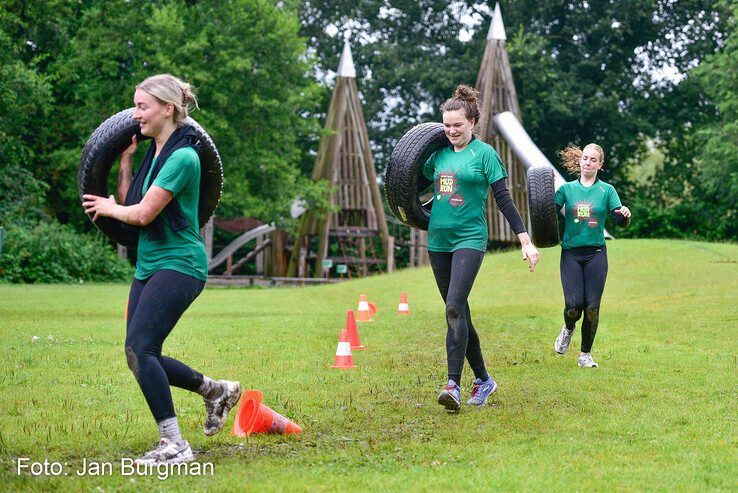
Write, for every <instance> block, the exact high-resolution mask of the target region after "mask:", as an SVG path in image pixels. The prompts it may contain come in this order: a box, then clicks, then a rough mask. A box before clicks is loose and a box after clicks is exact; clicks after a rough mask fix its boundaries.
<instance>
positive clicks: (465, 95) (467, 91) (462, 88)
mask: <svg viewBox="0 0 738 493" xmlns="http://www.w3.org/2000/svg"><path fill="white" fill-rule="evenodd" d="M479 96H480V94H479V91H477V90H476V89H474V88H473V87H471V86H467V85H466V84H460V85H459V86H458V87H456V90H455V91H454V96H453V97H454V98H457V99H461V100H464V101H468V102H470V103H473V104H475V103H476V102H477V99H479Z"/></svg>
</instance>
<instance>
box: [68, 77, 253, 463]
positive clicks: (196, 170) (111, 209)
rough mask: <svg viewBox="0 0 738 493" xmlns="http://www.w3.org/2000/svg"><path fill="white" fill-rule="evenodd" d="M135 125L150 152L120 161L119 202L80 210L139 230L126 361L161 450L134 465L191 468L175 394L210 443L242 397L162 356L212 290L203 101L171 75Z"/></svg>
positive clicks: (236, 388) (140, 97)
mask: <svg viewBox="0 0 738 493" xmlns="http://www.w3.org/2000/svg"><path fill="white" fill-rule="evenodd" d="M133 102H134V104H135V110H134V112H133V117H134V118H135V119H136V120H137V121H138V122H139V125H140V131H141V134H142V135H144V136H146V137H151V139H152V140H151V146H150V147H149V149H148V151H147V152H146V155H145V156H144V160H143V163H142V164H141V166H139V168H138V170H137V171H136V174H135V175H133V176H131V171H132V158H133V155H134V154H135V152H136V148H137V147H138V142H137V139H136V137H135V136H134V137H133V138H132V139H131V145H130V146H129V147H128V148H127V149H126V150H125V151H124V152H123V154H122V155H121V159H120V172H119V174H118V200H119V201H120V202H122V203H123V204H125V205H119V204H118V203H116V201H115V198H114V197H113V196H112V195H111V196H110V197H107V198H106V197H97V196H94V195H84V196H83V199H84V202H83V204H82V205H83V207H84V208H85V212H86V213H88V214H94V217H93V220H96V219H97V218H98V217H100V216H106V217H112V218H114V219H118V220H119V221H122V222H124V223H126V224H129V225H132V226H135V227H138V228H139V229H140V233H139V239H138V260H137V262H136V272H135V274H134V277H133V283H132V284H131V291H130V294H129V297H128V309H127V314H128V315H127V320H126V342H125V354H126V359H127V361H128V366H129V368H130V369H131V371H132V372H133V375H134V376H135V378H136V380H137V381H138V384H139V386H140V387H141V391H142V392H143V394H144V397H145V399H146V402H147V404H148V406H149V409H150V410H151V413H152V414H153V416H154V419H155V420H156V422H157V425H158V428H159V435H160V440H159V443H158V445H157V446H156V447H155V448H154V449H153V450H151V451H149V452H148V453H146V454H145V455H144V456H143V457H141V458H139V459H137V462H139V463H144V464H159V463H174V462H186V461H191V460H193V459H194V455H193V453H192V449H191V448H190V445H189V443H187V441H185V440H183V439H182V436H181V434H180V431H179V424H178V422H177V417H176V414H175V412H174V404H173V402H172V394H171V391H170V388H169V386H170V385H174V386H175V387H180V388H184V389H187V390H190V391H192V392H197V393H199V394H200V395H202V396H203V399H204V400H205V409H206V413H207V419H206V421H205V426H204V431H205V434H206V435H213V434H215V433H217V432H218V431H220V430H221V429H222V428H223V426H224V425H225V422H226V419H227V417H228V411H229V410H230V409H231V408H232V407H233V406H234V405H235V404H236V402H237V401H238V399H239V397H240V395H241V385H240V384H239V383H238V382H229V381H226V380H219V381H215V380H212V379H210V378H208V377H206V376H204V375H203V374H201V373H199V372H197V371H195V370H193V369H192V368H190V367H189V366H187V365H185V364H184V363H182V362H180V361H177V360H175V359H173V358H170V357H167V356H163V355H162V354H161V350H162V345H163V343H164V340H165V339H166V337H167V336H168V335H169V333H170V332H171V331H172V329H173V328H174V325H175V324H176V323H177V320H179V318H180V317H181V316H182V314H183V313H184V311H185V310H186V309H187V308H188V307H189V305H190V304H191V303H192V302H193V301H194V300H195V298H197V296H198V295H199V294H200V292H201V291H202V289H203V288H204V286H205V281H206V280H207V257H206V255H205V245H204V243H203V241H202V238H201V237H200V232H199V224H198V204H199V193H200V158H199V157H198V150H199V147H200V142H199V140H198V139H197V135H196V134H195V132H194V129H193V128H192V127H191V126H190V125H188V124H186V123H185V120H186V118H187V113H188V111H189V110H190V108H191V107H197V101H196V99H195V95H194V94H193V92H192V90H191V88H190V85H189V84H187V83H185V82H183V81H181V80H179V79H177V78H176V77H174V76H172V75H169V74H160V75H155V76H152V77H149V78H148V79H146V80H144V81H143V82H142V83H141V84H139V85H138V86H136V93H135V95H134V98H133Z"/></svg>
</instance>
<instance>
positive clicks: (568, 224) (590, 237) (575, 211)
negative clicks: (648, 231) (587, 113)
mask: <svg viewBox="0 0 738 493" xmlns="http://www.w3.org/2000/svg"><path fill="white" fill-rule="evenodd" d="M559 155H560V157H561V159H562V162H563V164H564V167H565V168H566V170H567V171H569V172H570V173H572V174H576V175H579V179H577V180H574V181H570V182H568V183H565V184H564V185H562V186H561V187H559V189H558V190H557V191H556V208H557V209H558V210H562V209H563V211H564V239H563V240H562V242H561V262H560V271H561V285H562V287H563V289H564V326H563V327H562V328H561V333H560V334H559V337H558V338H556V341H555V342H554V350H555V351H556V352H557V353H559V354H564V353H566V352H567V351H568V350H569V344H570V343H571V336H572V333H573V332H574V329H575V326H576V323H577V321H578V320H579V319H580V318H582V317H584V319H583V320H582V344H581V350H580V353H579V360H578V364H579V366H581V367H585V368H595V367H597V363H595V360H594V359H593V358H592V354H591V351H592V344H593V343H594V338H595V335H596V334H597V326H598V324H599V321H600V300H601V299H602V292H603V291H604V289H605V280H606V279H607V248H606V247H605V235H604V232H605V218H606V216H607V214H611V215H612V216H613V217H614V219H615V222H616V223H617V224H618V225H619V226H627V225H628V224H629V223H630V210H629V209H628V208H627V207H624V206H623V204H622V203H621V202H620V197H619V196H618V193H617V191H615V188H614V187H613V186H612V185H610V184H608V183H605V182H604V181H602V180H600V179H599V178H597V172H598V171H599V170H600V169H602V166H603V165H604V161H605V153H604V151H603V150H602V147H600V146H599V145H597V144H588V145H586V146H585V147H584V149H580V148H579V147H577V146H574V145H570V146H568V147H567V148H566V149H564V150H563V151H560V152H559Z"/></svg>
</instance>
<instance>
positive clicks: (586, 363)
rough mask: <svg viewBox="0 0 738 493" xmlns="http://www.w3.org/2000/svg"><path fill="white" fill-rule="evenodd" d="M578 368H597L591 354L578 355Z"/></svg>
mask: <svg viewBox="0 0 738 493" xmlns="http://www.w3.org/2000/svg"><path fill="white" fill-rule="evenodd" d="M579 366H583V367H585V368H597V363H595V360H593V359H592V355H591V354H589V353H584V354H580V355H579Z"/></svg>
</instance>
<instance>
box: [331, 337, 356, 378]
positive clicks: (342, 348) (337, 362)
mask: <svg viewBox="0 0 738 493" xmlns="http://www.w3.org/2000/svg"><path fill="white" fill-rule="evenodd" d="M331 368H340V369H343V368H356V365H355V364H354V357H353V356H352V355H351V343H350V342H349V337H348V332H347V331H346V329H342V330H341V335H340V336H338V346H336V357H335V359H334V360H333V364H332V365H331Z"/></svg>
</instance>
